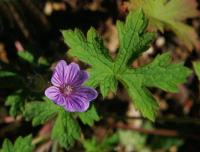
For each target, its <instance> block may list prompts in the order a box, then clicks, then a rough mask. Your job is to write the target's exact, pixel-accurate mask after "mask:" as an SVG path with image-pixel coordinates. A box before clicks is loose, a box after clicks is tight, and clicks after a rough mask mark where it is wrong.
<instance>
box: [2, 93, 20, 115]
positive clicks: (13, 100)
mask: <svg viewBox="0 0 200 152" xmlns="http://www.w3.org/2000/svg"><path fill="white" fill-rule="evenodd" d="M5 105H6V106H10V111H9V113H10V115H11V116H13V117H15V116H17V114H19V113H21V112H22V110H21V109H22V106H23V97H22V95H21V91H20V90H19V91H17V92H16V93H14V94H11V95H9V96H8V97H7V98H6V101H5Z"/></svg>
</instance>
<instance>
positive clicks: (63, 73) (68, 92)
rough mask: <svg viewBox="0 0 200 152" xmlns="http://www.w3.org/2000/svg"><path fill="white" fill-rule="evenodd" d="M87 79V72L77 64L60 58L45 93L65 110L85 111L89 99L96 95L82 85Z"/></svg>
mask: <svg viewBox="0 0 200 152" xmlns="http://www.w3.org/2000/svg"><path fill="white" fill-rule="evenodd" d="M87 79H88V74H87V73H86V72H85V71H83V70H80V68H79V66H78V64H76V63H71V64H69V65H67V63H66V62H65V61H64V60H61V61H59V62H58V64H57V65H56V67H55V70H54V73H53V76H52V78H51V83H52V84H53V86H51V87H49V88H47V89H46V90H45V95H46V96H47V97H48V98H49V99H51V100H52V101H53V102H55V103H56V104H58V105H60V106H63V107H64V108H65V109H66V110H67V111H70V112H75V111H77V112H83V111H86V110H87V109H88V107H89V104H90V101H92V100H94V99H95V98H96V97H97V95H98V94H97V91H96V90H94V89H93V88H90V87H85V86H82V84H83V83H84V82H85V81H86V80H87Z"/></svg>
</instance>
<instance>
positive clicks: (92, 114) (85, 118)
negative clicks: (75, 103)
mask: <svg viewBox="0 0 200 152" xmlns="http://www.w3.org/2000/svg"><path fill="white" fill-rule="evenodd" d="M78 114H79V118H80V119H81V121H82V122H83V124H87V125H89V126H93V124H94V122H95V121H99V120H100V117H99V115H98V113H97V111H96V108H95V107H94V106H92V107H91V108H90V109H88V110H87V111H86V112H80V113H78Z"/></svg>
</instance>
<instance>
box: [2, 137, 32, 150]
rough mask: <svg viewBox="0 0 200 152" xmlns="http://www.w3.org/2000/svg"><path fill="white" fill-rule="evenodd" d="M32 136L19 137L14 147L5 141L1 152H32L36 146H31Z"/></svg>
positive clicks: (8, 141)
mask: <svg viewBox="0 0 200 152" xmlns="http://www.w3.org/2000/svg"><path fill="white" fill-rule="evenodd" d="M31 142H32V136H31V135H29V136H26V137H24V138H23V137H18V138H17V140H16V141H15V144H14V145H13V144H12V143H11V142H10V140H8V139H5V140H4V142H3V146H2V149H1V150H0V152H32V151H33V149H34V146H33V145H32V144H31Z"/></svg>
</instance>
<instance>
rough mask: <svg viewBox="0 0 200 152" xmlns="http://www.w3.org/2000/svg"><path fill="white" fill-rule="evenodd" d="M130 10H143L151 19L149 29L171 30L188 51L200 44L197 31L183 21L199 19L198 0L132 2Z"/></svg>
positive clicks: (137, 0) (132, 0)
mask: <svg viewBox="0 0 200 152" xmlns="http://www.w3.org/2000/svg"><path fill="white" fill-rule="evenodd" d="M127 6H128V7H129V9H130V10H132V9H133V10H137V9H141V8H142V9H143V10H144V12H145V14H146V15H147V17H148V19H149V27H150V28H151V29H153V30H160V31H162V32H163V31H164V29H171V30H172V31H173V32H174V33H175V34H176V35H177V36H178V38H179V39H180V40H181V41H182V43H183V44H184V45H185V46H187V48H188V49H190V50H191V49H192V48H193V47H194V46H197V44H198V35H197V33H196V32H195V29H194V28H193V27H191V26H189V25H187V24H185V23H184V22H183V21H185V20H186V19H188V18H194V17H199V14H200V12H199V11H198V10H197V2H196V0H192V1H191V0H130V2H129V3H128V5H127Z"/></svg>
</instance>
